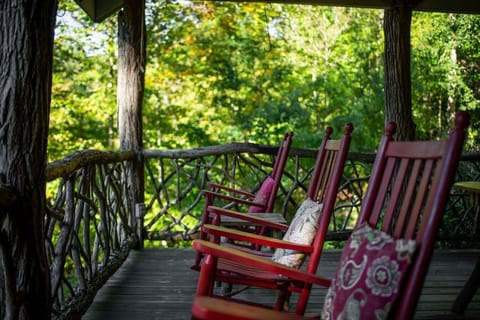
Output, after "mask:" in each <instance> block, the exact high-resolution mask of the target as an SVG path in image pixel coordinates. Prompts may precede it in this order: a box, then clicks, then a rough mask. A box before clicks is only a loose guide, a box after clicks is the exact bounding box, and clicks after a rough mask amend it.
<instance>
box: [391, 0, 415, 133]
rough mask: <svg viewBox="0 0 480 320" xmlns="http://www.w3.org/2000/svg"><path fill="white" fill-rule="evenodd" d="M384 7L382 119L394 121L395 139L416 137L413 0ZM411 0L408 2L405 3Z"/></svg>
mask: <svg viewBox="0 0 480 320" xmlns="http://www.w3.org/2000/svg"><path fill="white" fill-rule="evenodd" d="M393 2H394V4H395V5H394V6H392V8H390V9H387V10H385V16H384V24H383V30H384V33H385V120H386V121H391V120H393V121H395V122H397V125H398V129H397V134H396V137H395V138H396V139H397V140H413V139H415V123H414V122H413V116H412V82H411V78H410V77H411V76H410V74H411V73H410V27H411V21H412V8H411V5H412V3H413V2H418V1H405V0H396V1H393ZM409 2H410V5H409V4H408V3H409Z"/></svg>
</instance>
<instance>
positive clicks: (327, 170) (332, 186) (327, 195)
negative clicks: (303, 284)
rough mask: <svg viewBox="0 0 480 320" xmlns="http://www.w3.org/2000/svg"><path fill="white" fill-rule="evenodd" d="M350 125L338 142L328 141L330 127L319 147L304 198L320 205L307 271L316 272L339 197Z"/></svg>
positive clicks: (350, 129) (349, 124) (349, 139)
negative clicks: (320, 209) (319, 214)
mask: <svg viewBox="0 0 480 320" xmlns="http://www.w3.org/2000/svg"><path fill="white" fill-rule="evenodd" d="M352 131H353V125H352V124H351V123H348V124H346V125H345V131H344V134H343V136H342V138H341V139H339V140H331V139H330V135H331V133H332V129H331V128H327V130H326V133H325V136H324V138H323V140H322V143H321V145H320V149H319V152H318V156H317V160H316V162H315V166H314V168H315V169H314V172H313V174H312V180H311V181H310V185H309V188H308V191H307V197H308V198H310V199H312V200H315V201H316V202H318V203H322V204H323V208H322V215H321V217H320V221H319V225H318V229H317V232H316V235H315V239H314V243H313V247H314V248H315V249H314V251H313V253H312V254H311V255H310V259H309V264H308V266H307V271H309V272H316V270H317V267H318V261H319V259H320V255H321V253H322V250H323V243H324V242H325V237H326V234H327V231H328V225H329V224H330V219H331V216H332V214H333V211H334V208H335V203H336V199H337V195H338V188H339V186H340V182H341V180H342V176H343V170H344V168H345V162H346V159H347V155H348V150H349V148H350V142H351V139H352V136H351V133H352Z"/></svg>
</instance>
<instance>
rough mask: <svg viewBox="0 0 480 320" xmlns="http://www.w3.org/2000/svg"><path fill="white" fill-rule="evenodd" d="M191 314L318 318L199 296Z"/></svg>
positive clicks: (243, 319)
mask: <svg viewBox="0 0 480 320" xmlns="http://www.w3.org/2000/svg"><path fill="white" fill-rule="evenodd" d="M192 315H193V317H194V318H195V319H197V318H198V319H212V320H215V319H222V320H223V319H235V320H265V319H275V320H300V319H301V320H314V319H317V320H319V319H320V318H319V317H318V318H317V317H315V318H311V317H305V316H301V315H298V314H294V313H288V312H281V311H278V310H272V309H266V308H260V307H258V306H252V305H248V304H243V303H238V302H234V301H230V300H227V299H220V298H215V297H207V296H199V297H195V299H194V301H193V305H192Z"/></svg>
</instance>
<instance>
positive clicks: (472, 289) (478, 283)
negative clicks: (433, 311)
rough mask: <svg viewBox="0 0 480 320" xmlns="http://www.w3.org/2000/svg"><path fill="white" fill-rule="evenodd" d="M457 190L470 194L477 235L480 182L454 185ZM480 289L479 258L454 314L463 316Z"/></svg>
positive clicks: (454, 306)
mask: <svg viewBox="0 0 480 320" xmlns="http://www.w3.org/2000/svg"><path fill="white" fill-rule="evenodd" d="M454 187H455V188H458V189H463V190H466V191H468V192H469V193H470V201H471V204H472V208H473V210H475V211H474V214H475V233H476V235H478V234H479V231H480V230H479V229H480V221H479V219H480V218H479V215H480V181H463V182H457V183H455V184H454ZM479 287H480V257H478V258H477V261H476V263H475V267H474V268H473V271H472V274H471V275H470V278H469V279H468V280H467V282H466V283H465V285H464V286H463V289H462V291H460V293H459V294H458V296H457V298H456V299H455V302H454V303H453V306H452V312H453V313H456V314H463V313H464V312H465V309H466V308H467V306H468V304H469V303H470V301H471V300H472V298H473V297H474V296H475V293H476V292H477V289H478V288H479Z"/></svg>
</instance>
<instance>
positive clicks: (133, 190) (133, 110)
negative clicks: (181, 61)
mask: <svg viewBox="0 0 480 320" xmlns="http://www.w3.org/2000/svg"><path fill="white" fill-rule="evenodd" d="M144 11H145V3H144V1H141V2H139V1H137V0H126V1H125V2H124V10H122V11H120V13H119V16H118V65H119V67H118V93H117V96H118V98H117V103H118V132H119V138H120V149H121V150H132V151H137V152H138V154H139V156H138V159H137V161H136V163H135V164H134V165H133V166H132V167H130V168H128V170H127V176H126V180H127V184H126V185H128V188H129V191H130V194H131V195H132V197H131V198H130V199H134V201H133V203H131V204H130V208H131V216H132V224H131V225H132V226H133V227H136V228H137V229H138V231H137V233H138V235H139V237H141V235H142V225H143V222H142V218H143V217H136V216H135V203H143V201H144V195H143V191H144V181H143V158H142V156H141V150H142V149H143V142H142V130H143V128H142V107H143V92H144V85H145V56H146V50H145V44H146V41H145V39H146V35H145V26H144V23H145V22H144V21H145V19H144V14H145V12H144ZM137 218H138V223H137V224H136V223H135V222H136V220H137ZM142 242H143V241H141V240H140V241H139V243H140V245H141V244H142Z"/></svg>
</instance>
